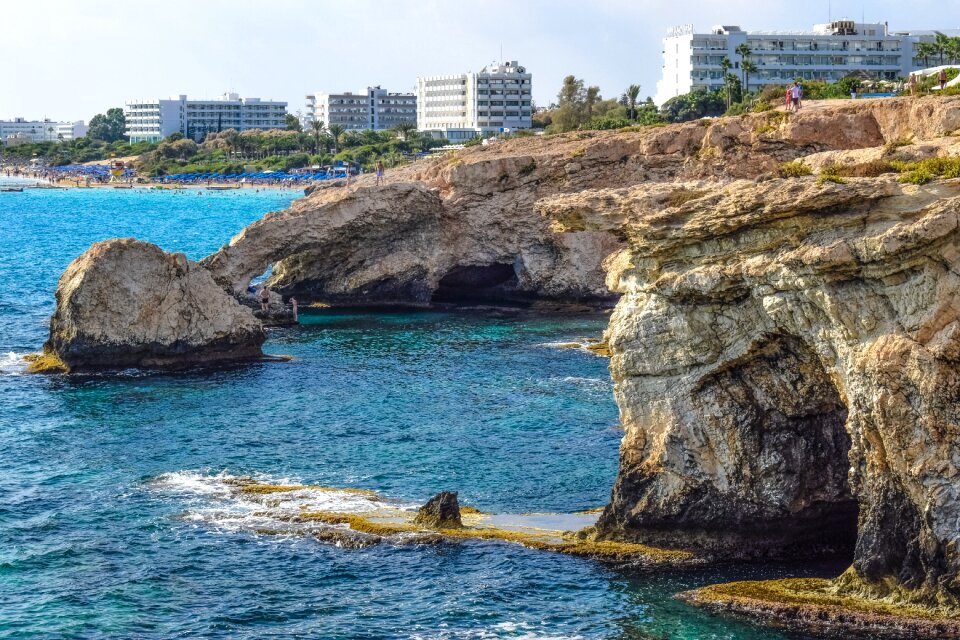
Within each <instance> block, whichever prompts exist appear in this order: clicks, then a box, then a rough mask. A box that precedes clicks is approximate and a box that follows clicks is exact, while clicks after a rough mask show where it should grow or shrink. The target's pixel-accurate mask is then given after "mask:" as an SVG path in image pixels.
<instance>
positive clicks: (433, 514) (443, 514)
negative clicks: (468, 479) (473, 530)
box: [413, 491, 463, 529]
mask: <svg viewBox="0 0 960 640" xmlns="http://www.w3.org/2000/svg"><path fill="white" fill-rule="evenodd" d="M413 522H414V523H415V524H419V525H423V526H425V527H430V528H431V529H459V528H461V527H463V522H462V521H461V520H460V503H459V502H458V501H457V492H456V491H441V492H440V493H438V494H437V495H435V496H433V497H432V498H430V499H429V500H427V504H425V505H423V506H422V507H420V510H419V511H418V512H417V517H416V518H414V520H413Z"/></svg>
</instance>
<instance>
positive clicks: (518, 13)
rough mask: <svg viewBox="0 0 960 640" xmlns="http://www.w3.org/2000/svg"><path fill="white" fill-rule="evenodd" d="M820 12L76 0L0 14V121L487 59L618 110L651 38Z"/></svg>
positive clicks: (452, 68)
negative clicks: (572, 82) (593, 94)
mask: <svg viewBox="0 0 960 640" xmlns="http://www.w3.org/2000/svg"><path fill="white" fill-rule="evenodd" d="M831 4H832V13H833V17H834V18H837V17H842V16H847V17H850V18H855V19H857V20H859V19H860V17H861V15H863V16H865V17H866V19H867V20H868V21H884V20H886V21H889V23H890V26H891V28H893V29H956V28H960V0H909V1H904V0H833V1H832V3H831ZM827 11H828V2H827V0H808V1H804V0H793V1H787V0H723V1H722V2H721V1H715V0H710V1H708V0H590V1H584V0H579V1H576V0H552V1H541V0H476V1H470V0H377V1H374V0H337V1H336V2H333V1H327V0H313V1H308V0H256V1H248V0H188V1H184V0H155V1H153V2H143V1H137V0H127V1H125V2H115V1H113V0H98V1H95V2H80V1H74V0H62V1H59V2H56V1H49V0H48V1H44V0H30V2H17V3H12V2H11V3H4V5H3V9H2V13H0V15H2V16H3V20H2V24H3V27H2V35H0V69H2V73H0V119H6V118H10V117H13V116H24V117H27V118H40V117H42V116H47V117H50V118H53V119H57V120H66V119H70V120H75V119H84V120H89V118H90V117H91V116H92V115H93V114H95V113H98V112H102V111H105V110H106V109H107V108H109V107H112V106H122V105H123V102H124V100H125V99H128V98H146V97H164V96H168V95H173V94H179V93H186V94H188V95H191V96H196V97H211V96H215V95H218V94H220V93H223V92H224V91H227V90H231V89H233V90H235V91H237V92H239V93H240V94H242V95H247V96H257V97H262V98H274V99H278V100H286V101H288V102H289V103H290V107H289V109H290V111H292V112H296V111H297V110H298V109H301V108H302V105H303V96H304V94H306V93H313V92H314V91H350V90H357V89H362V88H364V87H366V86H367V85H377V84H379V85H381V86H383V87H384V88H387V89H390V90H391V91H410V90H412V89H413V86H414V84H415V82H416V78H417V76H418V75H435V74H448V73H460V72H463V71H468V70H474V69H479V68H480V67H482V66H483V65H484V64H486V63H488V62H491V61H493V60H494V59H495V58H498V57H499V55H500V47H501V45H502V47H503V55H504V58H506V59H511V60H519V61H520V62H521V63H522V64H524V65H526V66H527V68H528V69H529V70H530V71H532V72H533V74H534V77H533V82H534V99H535V100H536V101H537V103H538V104H541V105H546V104H548V103H550V102H551V101H553V100H554V99H555V96H556V93H557V90H558V89H559V85H560V81H561V80H562V78H563V77H564V76H565V75H567V74H570V73H572V74H574V75H576V76H577V77H582V78H584V79H585V80H586V81H587V82H588V83H589V84H593V85H598V86H600V88H601V92H602V95H603V96H604V97H617V96H619V95H620V94H621V93H622V92H623V89H624V88H625V87H626V86H627V85H629V84H631V83H634V82H639V83H640V85H641V87H642V95H643V96H647V95H652V94H653V93H655V85H656V81H657V79H658V77H659V73H660V66H661V55H660V50H661V39H662V37H663V35H664V33H665V32H666V30H667V29H668V28H669V27H671V26H673V25H677V24H685V23H693V24H694V25H695V26H696V27H697V28H698V29H707V28H709V27H710V26H712V25H714V24H720V23H723V24H739V25H741V26H742V27H744V28H746V29H757V30H759V29H778V30H804V29H809V28H810V27H811V26H812V25H813V24H814V23H817V22H826V20H827Z"/></svg>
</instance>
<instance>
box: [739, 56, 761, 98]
mask: <svg viewBox="0 0 960 640" xmlns="http://www.w3.org/2000/svg"><path fill="white" fill-rule="evenodd" d="M740 66H741V67H742V68H743V76H744V78H745V79H744V81H743V91H744V93H750V74H751V73H756V72H757V65H755V64H754V63H752V62H750V61H749V60H744V61H743V64H741V65H740Z"/></svg>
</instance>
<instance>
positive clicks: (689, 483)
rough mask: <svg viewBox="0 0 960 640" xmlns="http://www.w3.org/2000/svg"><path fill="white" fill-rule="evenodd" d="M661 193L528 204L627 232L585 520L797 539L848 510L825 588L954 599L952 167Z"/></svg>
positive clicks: (663, 538)
mask: <svg viewBox="0 0 960 640" xmlns="http://www.w3.org/2000/svg"><path fill="white" fill-rule="evenodd" d="M674 188H676V186H674ZM658 189H662V187H657V186H654V187H649V188H643V187H635V188H631V189H623V190H613V191H597V192H584V193H580V194H575V195H570V196H561V197H557V198H553V199H548V200H545V201H543V202H542V203H540V205H539V208H540V210H541V211H542V212H543V213H544V214H545V215H547V216H549V217H552V218H553V219H554V220H555V221H556V225H557V226H558V227H564V226H566V227H571V228H575V229H598V230H609V231H613V232H616V233H619V234H621V235H622V237H624V238H625V239H626V241H627V243H628V244H629V247H630V248H629V250H628V251H627V252H626V253H625V254H624V255H622V256H620V257H618V259H617V260H616V264H617V265H618V266H617V269H618V271H617V272H616V273H613V274H611V282H612V283H613V284H614V285H615V286H616V288H617V290H618V291H620V292H621V293H622V294H623V295H622V298H621V300H620V302H619V304H618V306H617V309H616V311H615V312H614V316H613V318H612V319H611V323H610V327H609V330H608V335H607V339H608V341H609V346H610V350H611V354H612V360H611V372H612V375H613V378H614V381H615V394H616V398H617V402H618V404H619V407H620V413H621V418H622V422H623V426H624V428H625V430H626V434H625V437H624V440H623V443H622V446H621V459H620V469H619V474H618V477H617V481H616V485H615V487H614V490H613V495H612V500H611V503H610V505H609V506H608V507H607V509H606V511H605V512H604V514H603V516H602V517H601V519H600V523H599V525H598V526H599V528H600V530H601V531H603V532H605V533H606V534H607V535H610V536H620V537H627V538H629V539H634V540H637V541H642V542H650V543H654V544H668V545H674V546H687V547H690V546H694V547H696V548H708V549H711V550H712V551H713V552H714V553H715V554H716V555H717V556H720V557H742V556H749V555H758V554H768V553H775V554H782V553H784V552H785V551H786V552H794V553H797V552H798V553H803V554H809V553H813V552H815V551H817V549H818V547H821V546H828V547H829V546H833V545H834V544H842V542H843V538H844V537H845V536H846V535H847V531H848V530H849V529H850V527H852V526H853V524H854V522H856V526H857V540H856V549H855V554H854V561H853V569H852V571H851V572H850V573H848V574H847V575H846V576H845V577H844V579H843V580H841V581H839V582H838V583H837V585H838V588H839V589H841V590H843V589H847V590H851V591H854V590H856V591H860V592H867V593H869V594H871V595H885V594H890V593H894V594H896V595H897V597H901V598H904V599H914V600H918V601H922V602H924V603H927V604H930V603H941V604H942V603H947V604H950V605H951V606H956V605H957V604H958V600H960V369H958V365H960V231H958V220H960V181H958V180H952V181H946V182H942V183H938V184H935V185H928V186H925V187H920V188H918V187H914V186H908V185H901V184H898V183H897V182H895V180H894V179H893V178H876V179H853V180H851V181H850V183H849V184H831V183H827V184H823V185H818V184H817V182H816V180H815V179H814V178H802V179H796V180H769V181H766V182H762V183H759V184H758V183H755V182H748V181H740V182H733V183H731V184H728V185H727V186H726V187H724V188H722V189H717V190H714V191H711V192H709V193H705V194H700V195H699V196H698V197H695V198H693V199H691V200H690V201H688V202H685V203H682V204H679V205H674V206H671V205H670V204H668V203H667V202H665V201H664V200H663V199H661V198H658V197H657V194H658V193H661V192H660V191H657V190H658ZM851 498H853V499H855V500H856V503H857V505H859V515H858V516H857V510H856V508H855V507H854V505H853V504H852V502H851Z"/></svg>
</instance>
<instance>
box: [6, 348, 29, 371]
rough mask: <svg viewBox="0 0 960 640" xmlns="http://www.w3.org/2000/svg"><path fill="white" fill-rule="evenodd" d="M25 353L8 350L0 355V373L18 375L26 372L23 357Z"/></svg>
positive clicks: (25, 363) (25, 362)
mask: <svg viewBox="0 0 960 640" xmlns="http://www.w3.org/2000/svg"><path fill="white" fill-rule="evenodd" d="M25 355H27V354H26V353H16V352H13V351H8V352H7V353H5V354H3V355H0V375H4V376H20V375H23V374H25V373H26V372H27V361H26V360H24V359H23V356H25Z"/></svg>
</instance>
